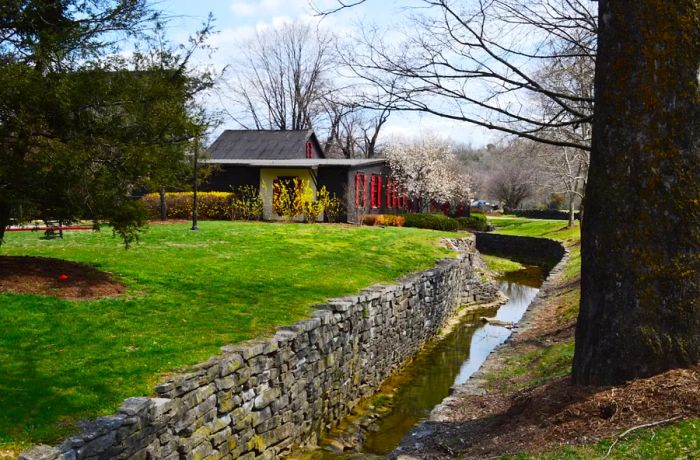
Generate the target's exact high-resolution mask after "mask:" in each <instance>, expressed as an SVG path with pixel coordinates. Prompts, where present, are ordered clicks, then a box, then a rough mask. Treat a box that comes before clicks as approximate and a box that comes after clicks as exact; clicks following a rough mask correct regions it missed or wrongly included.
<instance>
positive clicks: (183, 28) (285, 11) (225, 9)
mask: <svg viewBox="0 0 700 460" xmlns="http://www.w3.org/2000/svg"><path fill="white" fill-rule="evenodd" d="M314 4H315V5H316V6H317V7H318V8H320V9H327V8H332V7H334V6H337V3H336V2H335V0H314ZM411 4H413V5H417V4H419V2H417V1H415V0H368V1H366V2H365V3H364V4H361V5H358V6H355V7H353V8H350V9H346V10H343V11H341V12H339V13H336V14H333V15H332V16H328V17H325V18H324V19H323V20H322V22H321V26H322V27H325V28H328V29H329V30H331V31H333V32H335V33H336V34H339V35H341V36H342V35H346V34H354V33H356V32H357V30H359V24H360V23H367V22H371V23H375V24H376V25H378V26H379V27H382V28H386V29H389V30H391V29H393V28H397V27H400V26H401V21H402V20H404V19H405V18H407V17H408V15H409V14H410V11H407V9H406V6H407V5H411ZM156 7H157V8H159V9H161V10H162V11H163V12H164V13H165V14H166V15H167V16H168V17H170V21H169V24H168V29H167V30H168V35H169V36H170V37H171V39H172V40H173V41H175V42H184V41H185V40H186V39H187V37H188V36H189V35H190V34H191V33H192V32H193V31H194V30H196V29H197V27H198V26H200V25H201V24H202V22H204V21H205V20H206V18H207V15H208V14H209V13H210V12H211V13H212V15H213V17H214V21H215V22H214V25H215V30H217V31H218V32H217V34H216V35H214V36H213V37H212V39H211V42H210V44H211V45H212V46H213V47H214V48H215V50H214V52H213V53H212V55H211V57H207V58H204V57H201V58H200V59H201V65H206V64H210V65H213V66H215V68H219V69H221V68H223V67H224V66H226V65H228V64H230V63H232V62H233V61H234V60H235V59H236V57H237V55H238V54H239V50H240V48H241V46H243V45H244V43H245V42H246V41H247V40H250V39H251V38H252V37H253V36H254V35H255V32H256V31H261V30H264V29H266V28H269V27H275V26H279V25H281V24H284V23H285V22H291V21H293V20H302V21H318V20H319V18H318V17H317V16H315V14H314V11H313V9H312V8H311V4H310V3H309V0H161V1H160V2H158V3H156ZM219 91H225V89H224V87H223V86H221V87H220V89H219ZM207 104H208V105H210V106H212V107H211V108H212V109H220V108H221V107H220V105H221V104H222V102H221V98H219V97H213V98H209V100H208V102H207ZM217 106H219V107H217ZM236 128H239V126H238V125H237V124H236V123H235V122H234V121H233V120H231V119H230V118H226V117H224V120H223V124H222V126H221V127H220V128H219V130H218V131H221V130H222V129H236ZM418 133H420V134H432V135H437V136H439V137H443V138H446V139H451V140H454V141H457V142H463V143H467V144H471V145H472V146H474V147H480V146H484V145H486V144H487V143H489V142H495V141H497V140H498V138H499V134H498V133H493V132H491V131H488V130H486V129H483V128H480V127H476V126H473V125H470V124H468V123H465V122H457V121H451V120H446V119H441V118H436V117H433V116H430V115H420V114H408V113H394V114H392V115H391V117H390V119H389V121H388V123H387V125H385V127H384V128H383V129H382V131H381V134H380V138H383V139H389V138H392V137H398V138H412V137H415V136H416V135H417V134H418ZM216 134H217V132H215V133H214V137H215V136H216ZM380 140H381V139H380Z"/></svg>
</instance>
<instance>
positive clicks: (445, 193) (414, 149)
mask: <svg viewBox="0 0 700 460" xmlns="http://www.w3.org/2000/svg"><path fill="white" fill-rule="evenodd" d="M386 158H387V160H388V161H389V166H390V167H391V171H392V174H393V175H394V177H396V178H397V179H398V180H399V182H400V183H401V185H402V187H403V190H404V191H405V192H406V194H407V195H408V197H409V198H410V199H411V200H413V201H418V202H420V203H421V207H422V208H423V210H424V211H425V210H427V208H428V206H429V204H430V201H431V200H435V201H438V202H443V203H445V202H451V203H454V202H459V201H462V202H466V201H467V200H468V199H469V195H470V179H469V176H468V175H467V174H466V173H465V172H464V171H463V169H462V168H461V167H460V166H459V165H458V163H457V161H456V159H455V156H454V154H453V153H451V151H450V146H449V145H448V144H447V143H446V142H444V141H441V140H439V139H437V138H435V137H433V136H427V137H423V138H421V139H418V140H416V141H413V142H408V143H407V142H396V143H394V144H392V145H391V146H389V147H388V148H387V150H386Z"/></svg>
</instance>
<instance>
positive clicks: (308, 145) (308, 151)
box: [306, 142, 314, 158]
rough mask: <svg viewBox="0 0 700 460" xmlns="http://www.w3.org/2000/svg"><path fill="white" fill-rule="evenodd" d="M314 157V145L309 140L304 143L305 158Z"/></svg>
mask: <svg viewBox="0 0 700 460" xmlns="http://www.w3.org/2000/svg"><path fill="white" fill-rule="evenodd" d="M313 157H314V145H313V144H312V143H311V142H307V143H306V158H313Z"/></svg>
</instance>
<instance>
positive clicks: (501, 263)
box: [481, 254, 525, 276]
mask: <svg viewBox="0 0 700 460" xmlns="http://www.w3.org/2000/svg"><path fill="white" fill-rule="evenodd" d="M481 258H482V259H483V260H484V262H485V263H486V266H487V267H488V268H489V270H491V271H492V272H494V273H495V274H496V275H497V276H498V275H504V274H506V273H509V272H516V271H518V270H522V269H523V268H525V266H524V265H523V264H521V263H520V262H516V261H514V260H511V259H504V258H503V257H498V256H492V255H488V254H481Z"/></svg>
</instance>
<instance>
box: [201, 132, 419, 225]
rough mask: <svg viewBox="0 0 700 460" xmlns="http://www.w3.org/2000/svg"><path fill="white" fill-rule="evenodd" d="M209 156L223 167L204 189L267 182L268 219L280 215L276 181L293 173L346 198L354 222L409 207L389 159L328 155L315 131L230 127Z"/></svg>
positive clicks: (264, 192) (349, 218)
mask: <svg viewBox="0 0 700 460" xmlns="http://www.w3.org/2000/svg"><path fill="white" fill-rule="evenodd" d="M205 161H206V162H208V163H210V164H215V165H218V166H219V167H220V170H219V171H218V172H216V173H214V174H213V175H212V177H210V178H209V180H208V181H207V183H206V184H204V185H203V186H202V189H203V190H216V191H231V190H232V189H233V188H235V187H237V186H240V185H252V186H254V187H256V188H258V189H260V187H261V184H262V186H263V187H262V190H261V193H262V196H263V203H264V212H263V218H264V219H266V220H278V219H281V217H280V216H278V215H277V214H275V212H274V211H273V210H272V198H273V190H274V187H273V186H274V184H275V183H277V182H279V181H291V180H292V179H294V178H299V179H304V180H308V181H309V182H310V184H311V186H312V188H313V189H314V192H316V191H317V190H319V189H320V188H321V187H323V186H325V187H326V190H328V192H329V193H330V194H331V195H333V194H335V195H336V196H337V197H338V198H340V199H341V201H342V202H343V203H344V205H345V210H346V220H347V221H349V222H357V221H359V220H360V219H361V218H362V216H363V215H365V214H387V213H395V212H397V211H400V210H403V209H404V208H405V206H406V198H405V196H404V195H402V194H400V193H399V186H398V183H397V181H396V180H394V179H393V178H391V174H390V170H389V166H388V164H387V162H386V160H384V159H372V160H361V159H331V158H326V157H325V154H324V152H323V148H322V147H321V144H320V143H319V142H318V139H317V138H316V135H315V134H314V132H313V131H312V130H306V131H273V130H227V131H224V132H223V133H222V134H221V135H220V136H219V138H218V139H216V141H214V143H213V144H212V145H211V146H210V147H209V159H208V160H205Z"/></svg>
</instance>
